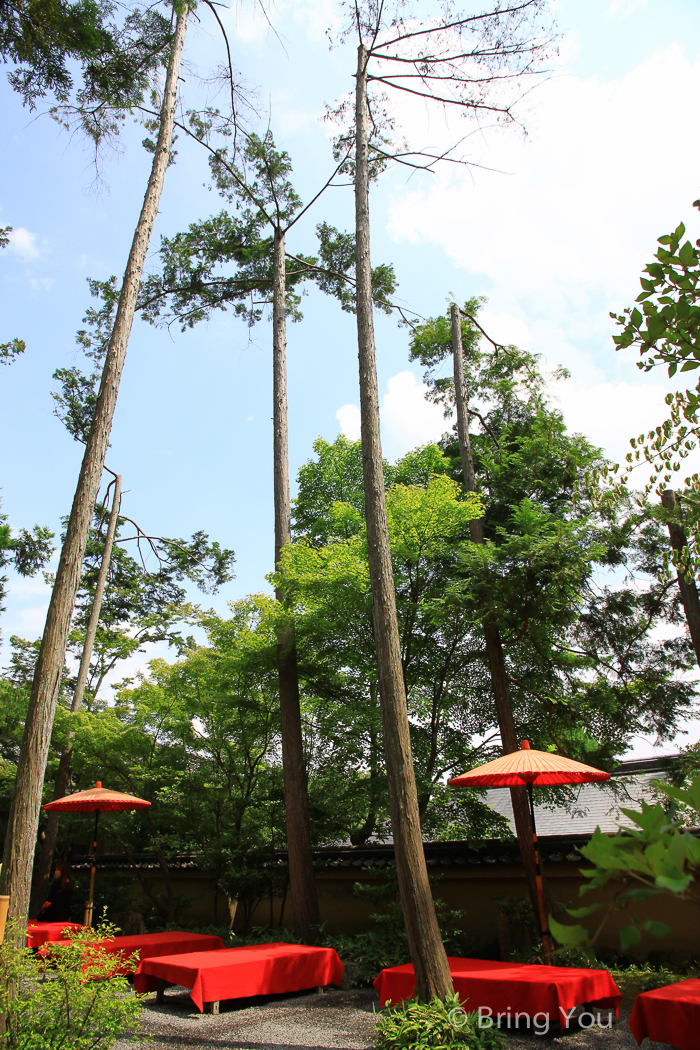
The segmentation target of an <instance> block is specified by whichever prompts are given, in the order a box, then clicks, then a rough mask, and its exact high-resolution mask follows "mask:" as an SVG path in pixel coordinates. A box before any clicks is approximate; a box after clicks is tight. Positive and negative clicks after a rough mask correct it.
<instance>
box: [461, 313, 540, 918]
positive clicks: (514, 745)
mask: <svg viewBox="0 0 700 1050" xmlns="http://www.w3.org/2000/svg"><path fill="white" fill-rule="evenodd" d="M450 321H451V324H452V359H453V367H454V385H455V402H456V406H457V436H458V438H459V452H460V458H461V461H462V475H463V477H464V487H465V488H466V489H467V491H468V492H476V472H475V470H474V459H473V456H472V450H471V442H470V440H469V409H468V404H469V398H468V391H467V383H466V378H465V375H464V352H463V345H462V315H461V312H460V309H459V307H458V306H457V305H456V304H455V303H453V304H452V306H451V307H450ZM469 529H470V533H471V538H472V541H473V542H474V543H483V542H484V520H483V518H475V519H474V520H473V521H470V522H469ZM483 631H484V642H485V644H486V656H487V659H488V664H489V672H490V674H491V687H492V689H493V698H494V704H495V707H496V718H497V720H498V728H499V731H500V734H501V743H502V745H503V751H504V753H505V754H511V753H512V752H513V751H518V750H519V749H520V742H519V741H518V737H517V734H516V731H515V721H514V719H513V705H512V703H511V699H510V687H509V684H508V674H507V672H506V665H505V659H504V656H503V647H502V645H501V637H500V632H499V630H498V627H497V625H496V624H495V623H493V622H492V621H491V620H490V618H488V617H487V618H486V619H485V620H484V622H483ZM510 798H511V803H512V806H513V821H514V823H515V833H516V835H517V837H518V845H519V846H520V855H521V857H522V860H523V867H524V868H525V877H526V879H527V887H528V891H529V894H530V900H531V901H532V907H533V909H534V914H535V916H536V917H537V916H538V915H539V911H540V904H539V895H538V892H537V861H536V857H535V848H534V845H533V842H532V821H531V819H530V809H529V806H528V801H527V788H525V787H512V788H511V789H510Z"/></svg>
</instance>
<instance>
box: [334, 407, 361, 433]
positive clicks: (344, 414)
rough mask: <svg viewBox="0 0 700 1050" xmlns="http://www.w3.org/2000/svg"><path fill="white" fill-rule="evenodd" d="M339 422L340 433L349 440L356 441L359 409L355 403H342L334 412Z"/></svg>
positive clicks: (358, 430) (358, 431)
mask: <svg viewBox="0 0 700 1050" xmlns="http://www.w3.org/2000/svg"><path fill="white" fill-rule="evenodd" d="M335 418H336V419H337V420H338V422H339V423H340V430H341V433H343V434H345V436H346V438H348V440H349V441H357V440H358V438H359V436H360V409H359V408H358V407H357V405H343V406H342V407H341V408H339V409H338V411H337V412H336V414H335Z"/></svg>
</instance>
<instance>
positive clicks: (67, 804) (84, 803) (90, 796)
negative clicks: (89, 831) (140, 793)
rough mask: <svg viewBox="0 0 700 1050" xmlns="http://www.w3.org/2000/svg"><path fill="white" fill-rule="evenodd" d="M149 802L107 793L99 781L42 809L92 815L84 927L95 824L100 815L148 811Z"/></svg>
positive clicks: (89, 910)
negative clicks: (93, 819) (92, 835)
mask: <svg viewBox="0 0 700 1050" xmlns="http://www.w3.org/2000/svg"><path fill="white" fill-rule="evenodd" d="M150 804H151V803H150V802H146V800H145V799H144V798H136V796H135V795H127V794H125V793H124V792H123V791H109V790H108V789H107V788H103V787H102V783H101V781H99V780H98V781H97V783H96V784H95V786H94V788H88V789H87V791H76V792H75V794H74V795H66V796H65V797H64V798H57V799H56V800H55V801H54V802H47V803H46V805H45V806H44V809H48V810H54V811H58V812H59V813H94V814H95V834H94V838H93V842H92V865H91V868H90V899H89V900H87V901H86V902H85V918H84V920H83V921H84V923H85V925H86V926H92V903H93V897H94V891H95V861H96V857H97V822H98V820H99V818H100V813H114V812H116V811H119V810H128V809H148V807H149V806H150Z"/></svg>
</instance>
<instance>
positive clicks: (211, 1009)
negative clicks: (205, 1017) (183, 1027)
mask: <svg viewBox="0 0 700 1050" xmlns="http://www.w3.org/2000/svg"><path fill="white" fill-rule="evenodd" d="M204 1009H205V1010H206V1012H207V1013H208V1014H218V1012H219V1000H218V999H215V1000H214V1002H213V1003H205V1004H204Z"/></svg>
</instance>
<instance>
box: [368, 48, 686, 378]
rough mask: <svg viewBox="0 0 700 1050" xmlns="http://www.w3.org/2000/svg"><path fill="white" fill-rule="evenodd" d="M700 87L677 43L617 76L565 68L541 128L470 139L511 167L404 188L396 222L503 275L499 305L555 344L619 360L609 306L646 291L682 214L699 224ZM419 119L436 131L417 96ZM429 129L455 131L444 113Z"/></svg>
mask: <svg viewBox="0 0 700 1050" xmlns="http://www.w3.org/2000/svg"><path fill="white" fill-rule="evenodd" d="M699 93H700V61H697V62H691V61H689V60H688V59H687V58H686V57H685V55H684V54H683V51H682V49H681V48H680V46H678V45H676V46H674V47H671V48H669V49H668V50H667V51H664V52H657V53H656V54H654V55H653V56H652V57H651V58H650V59H648V60H647V61H646V62H644V63H643V64H641V65H639V66H638V67H636V68H635V69H633V70H632V71H630V72H629V73H628V74H627V75H626V76H624V77H621V78H620V79H619V80H616V81H610V82H601V81H600V80H598V79H597V78H589V79H587V80H582V79H580V78H578V77H576V76H573V75H566V74H561V75H558V76H557V77H555V78H553V79H552V80H551V81H549V82H547V83H546V84H544V85H542V86H540V87H539V88H538V89H537V90H536V91H535V92H534V93H533V95H532V96H531V106H532V113H531V116H530V120H529V121H528V124H529V130H530V137H529V138H527V139H523V138H522V137H519V136H517V135H516V134H515V133H513V132H508V131H501V132H495V131H494V132H490V133H488V134H487V135H485V136H483V137H480V136H476V137H474V138H472V139H471V140H470V143H471V145H470V149H471V151H472V159H473V160H474V161H476V162H478V163H481V164H484V165H490V166H492V167H494V168H497V169H499V170H500V171H502V172H504V173H512V174H496V173H494V172H486V171H479V170H472V171H470V172H462V171H458V172H455V170H454V169H452V170H450V171H447V170H446V169H444V170H443V171H442V172H441V173H440V174H439V175H438V177H437V179H436V180H435V182H434V183H433V184H432V188H431V187H427V185H426V187H423V188H410V187H411V184H410V183H409V184H408V185H407V186H402V187H398V186H397V187H396V188H395V189H394V191H393V193H392V195H391V201H390V210H389V224H388V228H389V232H390V234H391V236H392V237H393V238H394V239H395V240H396V241H397V242H412V243H423V242H432V243H437V244H439V245H441V246H442V247H443V248H444V249H445V251H446V252H447V253H448V255H449V256H450V257H451V258H452V259H453V260H454V262H455V263H456V264H457V265H458V266H460V267H462V268H463V269H464V270H465V271H466V272H467V273H469V274H471V275H477V276H478V275H481V277H480V279H481V280H482V281H483V283H484V284H486V286H487V287H488V284H487V281H490V282H493V285H494V288H493V290H492V291H491V292H490V293H489V297H490V302H491V305H492V308H493V309H494V310H496V311H506V312H509V313H511V314H514V315H517V314H518V313H521V312H522V313H523V315H524V316H526V317H527V318H528V321H529V323H530V325H531V326H533V325H534V324H535V323H536V322H541V323H544V324H546V325H547V327H548V335H549V337H550V340H551V339H554V343H555V346H554V348H553V347H552V342H551V341H550V342H549V343H548V344H547V349H548V350H552V351H553V353H557V354H558V353H559V348H558V346H556V343H557V342H559V341H562V342H565V341H571V342H573V343H574V344H578V345H581V342H582V341H583V340H585V339H588V340H592V341H595V342H596V343H597V348H596V352H598V347H599V348H600V349H601V350H604V351H605V352H606V353H607V355H608V359H609V360H612V361H615V360H616V359H615V358H613V355H612V353H611V350H612V347H611V343H610V338H609V337H610V331H611V322H610V320H609V318H608V316H607V313H608V311H609V310H611V309H614V310H616V311H620V310H621V309H622V307H624V306H627V305H629V303H630V302H631V301H632V299H633V298H634V297H635V295H636V294H637V290H638V276H639V274H640V272H641V270H642V268H643V266H644V265H645V264H646V263H647V262H648V261H649V260H650V259H651V257H652V255H653V252H654V250H655V247H656V237H658V236H660V235H661V234H662V233H666V232H668V231H669V230H670V229H672V228H674V227H675V226H676V224H677V223H678V221H679V220H680V219H681V218H683V219H684V220H685V221H686V222H687V223H688V224H689V225H690V226H693V227H697V226H698V225H699V224H698V221H697V216H696V213H695V212H694V211H693V209H692V207H691V202H692V201H693V200H694V199H695V198H696V197H697V196H698V186H697V183H698V181H699V177H698V172H700V138H698V136H697V135H694V134H692V133H689V128H693V127H695V125H696V114H695V103H694V100H695V99H696V98H697V97H698V94H699ZM408 115H409V111H408V110H406V111H405V112H404V113H403V115H402V119H404V122H405V119H406V118H407V116H408ZM414 123H415V124H416V125H417V126H418V127H423V128H424V129H426V130H425V131H424V132H422V133H421V132H418V133H417V134H416V135H414V136H413V138H414V141H415V140H416V139H417V138H420V134H424V135H427V133H428V129H427V128H428V126H427V125H426V122H425V118H424V117H421V114H420V113H419V111H418V109H417V108H416V110H415V112H414ZM429 131H430V133H431V134H432V136H433V139H435V138H437V139H438V140H439V139H440V137H441V136H443V137H445V141H447V136H448V131H447V129H444V128H441V127H440V126H439V121H437V120H436V121H434V124H433V126H432V127H430V128H429ZM449 135H450V137H451V138H452V139H453V138H454V130H453V131H452V132H450V133H449ZM650 136H653V148H652V147H651V145H650ZM693 236H697V232H695V233H693ZM484 277H485V278H487V281H484ZM469 283H470V286H471V287H472V288H473V287H474V283H475V282H474V277H473V276H472V277H471V278H470V282H469ZM477 287H478V286H477ZM564 363H569V362H568V361H565V362H564ZM613 367H616V365H615V364H613Z"/></svg>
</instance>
